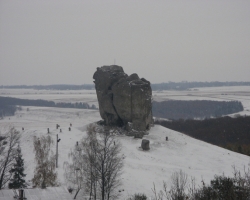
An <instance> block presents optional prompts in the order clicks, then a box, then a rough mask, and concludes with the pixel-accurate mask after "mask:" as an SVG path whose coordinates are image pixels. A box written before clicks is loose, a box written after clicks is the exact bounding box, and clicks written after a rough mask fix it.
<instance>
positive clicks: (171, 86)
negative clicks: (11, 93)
mask: <svg viewBox="0 0 250 200" xmlns="http://www.w3.org/2000/svg"><path fill="white" fill-rule="evenodd" d="M222 86H250V82H233V81H231V82H218V81H214V82H187V81H183V82H171V81H170V82H167V83H154V84H151V87H152V90H187V89H190V88H196V87H222ZM0 88H7V89H8V88H9V89H36V90H93V89H95V85H94V84H84V85H67V84H57V85H30V86H28V85H12V86H4V85H2V86H0Z"/></svg>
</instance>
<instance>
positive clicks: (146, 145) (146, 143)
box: [141, 139, 150, 151]
mask: <svg viewBox="0 0 250 200" xmlns="http://www.w3.org/2000/svg"><path fill="white" fill-rule="evenodd" d="M149 143H150V142H149V140H146V139H143V140H142V141H141V148H142V149H143V150H144V151H147V150H149V149H150V148H149Z"/></svg>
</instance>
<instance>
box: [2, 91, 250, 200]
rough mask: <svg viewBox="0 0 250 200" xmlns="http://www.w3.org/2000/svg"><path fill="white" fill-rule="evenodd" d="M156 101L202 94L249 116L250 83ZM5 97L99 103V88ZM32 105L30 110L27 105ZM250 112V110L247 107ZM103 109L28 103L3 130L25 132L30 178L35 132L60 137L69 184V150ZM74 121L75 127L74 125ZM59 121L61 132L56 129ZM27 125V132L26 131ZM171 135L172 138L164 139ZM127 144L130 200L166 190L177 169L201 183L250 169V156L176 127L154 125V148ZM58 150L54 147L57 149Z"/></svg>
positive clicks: (169, 94)
mask: <svg viewBox="0 0 250 200" xmlns="http://www.w3.org/2000/svg"><path fill="white" fill-rule="evenodd" d="M153 95H154V99H155V100H159V101H160V100H165V99H180V100H181V99H183V100H188V99H189V100H195V99H199V98H203V99H210V100H239V101H241V102H242V103H243V106H244V109H245V111H243V112H242V113H241V114H248V115H249V114H250V112H249V110H250V87H222V88H197V89H196V90H194V89H193V90H190V91H162V92H154V93H153ZM0 96H10V97H17V98H23V99H44V100H53V101H57V102H59V101H63V102H79V101H81V102H87V103H90V102H95V103H97V99H96V96H95V91H92V90H90V91H89V90H86V91H54V90H53V91H37V90H11V89H8V90H3V89H1V90H0ZM27 108H29V109H27ZM247 110H248V111H247ZM100 119H101V118H100V115H99V111H98V110H87V109H85V110H84V109H70V108H46V107H23V109H22V110H21V111H18V112H17V113H16V114H15V116H12V117H8V118H4V119H2V120H0V131H1V132H3V131H4V130H6V129H7V128H8V127H9V126H14V127H15V128H16V129H17V130H19V131H20V132H21V134H22V137H21V148H22V153H23V157H24V160H25V173H27V177H26V180H31V179H32V177H33V172H34V167H35V165H34V153H33V136H41V135H47V128H49V129H50V132H51V133H50V135H51V136H52V137H53V138H55V139H56V134H58V135H59V138H60V139H61V141H60V143H59V167H58V169H57V172H58V177H59V181H60V183H61V185H63V186H65V181H64V178H63V173H64V170H63V162H64V161H68V153H69V151H70V149H72V148H73V147H74V145H75V144H76V142H77V141H79V140H80V139H81V138H82V137H84V136H85V135H86V126H87V125H88V124H90V123H93V122H96V121H99V120H100ZM70 123H72V125H73V126H72V130H71V131H69V130H68V128H69V125H70ZM56 124H59V125H60V126H61V127H60V128H61V129H62V133H59V130H57V129H56ZM22 127H24V131H22ZM166 137H168V138H169V141H166V140H165V138H166ZM117 138H118V139H119V140H120V142H121V143H122V154H124V157H125V159H124V164H125V165H124V169H123V175H122V182H123V185H122V186H121V188H120V189H121V190H123V189H124V191H122V192H121V198H120V199H125V197H127V196H128V195H133V194H134V193H145V194H146V195H148V196H149V197H150V196H152V195H153V193H152V191H151V188H153V183H155V185H156V188H157V190H160V189H162V182H163V181H166V182H167V183H168V185H169V186H170V176H171V174H172V173H173V172H175V171H179V170H183V171H184V172H186V173H187V174H188V175H189V177H190V176H193V177H195V178H196V182H197V184H201V179H204V180H205V182H207V183H208V182H209V181H210V180H211V179H212V178H213V177H214V175H215V174H217V175H222V174H223V173H224V174H225V175H227V176H232V172H233V169H232V166H233V165H235V166H236V168H237V169H239V170H243V168H244V166H246V167H250V166H249V163H250V158H249V157H247V156H244V155H241V154H237V153H234V152H231V151H228V150H225V149H222V148H219V147H217V146H214V145H210V144H208V143H205V142H202V141H199V140H196V139H193V138H191V137H188V136H185V135H183V134H181V133H178V132H176V131H172V130H169V129H167V128H164V127H161V126H159V125H156V126H154V127H152V129H151V130H150V132H149V135H147V136H145V137H144V138H145V139H149V140H150V150H149V151H142V150H141V149H140V148H139V147H140V144H141V139H134V138H133V137H127V136H124V135H120V136H117ZM54 149H55V147H54ZM54 152H55V150H54Z"/></svg>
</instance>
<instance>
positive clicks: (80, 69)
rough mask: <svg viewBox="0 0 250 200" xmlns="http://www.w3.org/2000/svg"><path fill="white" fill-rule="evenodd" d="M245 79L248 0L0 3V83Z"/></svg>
mask: <svg viewBox="0 0 250 200" xmlns="http://www.w3.org/2000/svg"><path fill="white" fill-rule="evenodd" d="M114 63H115V64H117V65H120V66H122V67H123V69H124V71H125V72H126V73H127V74H129V75H130V74H132V73H138V75H139V76H140V77H144V78H146V79H147V80H149V81H150V82H151V83H161V82H168V81H250V1H249V0H183V1H179V0H113V1H110V0H105V1H104V0H100V1H97V0H96V1H93V0H0V85H19V84H26V85H36V84H42V85H48V84H86V83H92V81H93V78H92V77H93V73H94V72H95V70H96V68H97V67H101V66H103V65H112V64H114Z"/></svg>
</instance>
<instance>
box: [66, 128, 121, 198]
mask: <svg viewBox="0 0 250 200" xmlns="http://www.w3.org/2000/svg"><path fill="white" fill-rule="evenodd" d="M98 132H100V133H99V134H97V129H96V127H95V126H94V125H90V126H88V128H87V137H86V138H84V139H83V140H82V141H81V142H80V143H79V144H78V146H76V147H75V149H74V151H71V153H70V154H69V155H70V158H71V161H72V163H67V162H66V163H65V165H64V166H65V177H66V179H67V180H68V181H69V182H70V183H71V184H73V185H74V186H75V188H77V191H76V194H77V193H78V191H79V190H80V189H82V188H84V190H85V192H88V194H89V197H90V198H89V199H94V200H95V199H97V198H101V199H102V200H104V199H105V200H109V199H116V198H117V196H118V192H117V190H116V189H117V187H118V186H119V185H120V183H121V182H120V175H121V170H122V167H123V159H122V156H121V155H120V153H121V144H120V143H119V142H118V141H117V140H116V139H115V136H113V135H111V134H110V133H109V131H107V132H103V131H100V130H98Z"/></svg>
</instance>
